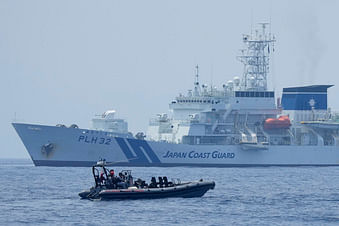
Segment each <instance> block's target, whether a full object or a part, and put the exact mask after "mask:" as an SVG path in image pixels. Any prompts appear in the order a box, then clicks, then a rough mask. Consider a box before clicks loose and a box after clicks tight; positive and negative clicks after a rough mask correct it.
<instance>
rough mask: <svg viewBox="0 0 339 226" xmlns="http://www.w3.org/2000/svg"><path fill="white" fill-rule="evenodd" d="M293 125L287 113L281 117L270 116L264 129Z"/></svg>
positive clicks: (286, 127) (285, 127)
mask: <svg viewBox="0 0 339 226" xmlns="http://www.w3.org/2000/svg"><path fill="white" fill-rule="evenodd" d="M290 126H291V121H290V119H289V118H288V116H287V115H284V116H280V117H279V118H268V119H266V120H265V123H264V129H265V130H270V129H288V128H289V127H290Z"/></svg>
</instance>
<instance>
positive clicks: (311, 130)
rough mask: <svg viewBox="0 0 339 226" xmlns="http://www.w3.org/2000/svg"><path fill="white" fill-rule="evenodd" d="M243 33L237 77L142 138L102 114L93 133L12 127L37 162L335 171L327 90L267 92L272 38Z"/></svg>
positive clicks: (111, 114) (177, 104) (178, 108)
mask: <svg viewBox="0 0 339 226" xmlns="http://www.w3.org/2000/svg"><path fill="white" fill-rule="evenodd" d="M260 26H261V27H260V30H258V31H255V32H254V34H252V33H251V35H243V38H242V40H243V43H244V49H242V50H241V54H240V56H238V57H237V58H238V60H239V61H240V62H241V63H242V64H243V67H244V72H243V75H242V77H241V78H240V77H238V76H236V77H234V78H233V79H232V80H229V81H227V82H225V84H223V85H222V87H221V88H220V89H217V88H215V87H214V86H212V85H210V86H208V85H206V84H200V80H199V77H200V74H199V67H198V66H196V72H195V75H194V83H193V89H191V90H188V92H187V94H186V95H182V94H180V95H178V96H177V97H176V98H175V99H174V100H173V101H171V103H170V104H169V112H168V113H160V114H157V116H156V117H155V118H153V119H151V120H150V122H149V127H148V130H147V133H146V135H145V134H144V133H142V132H140V133H137V134H136V135H135V136H133V135H132V134H131V133H129V132H128V126H127V122H126V121H124V120H122V119H117V118H115V111H112V110H111V111H107V112H105V113H104V114H103V115H101V116H99V117H96V118H94V119H93V120H92V129H81V128H78V127H77V126H74V125H72V126H71V127H69V128H67V127H65V126H45V125H36V124H23V123H13V126H14V127H15V129H16V131H17V132H18V134H19V136H20V137H21V140H22V141H23V143H24V145H25V147H26V149H27V150H28V152H29V154H30V156H31V158H32V160H33V162H34V164H35V165H46V166H88V165H92V164H94V163H95V162H96V161H97V160H98V159H106V161H109V162H114V163H115V164H116V165H124V166H204V167H208V166H212V167H228V166H305V165H312V166H315V165H316V166H317V165H319V166H329V165H331V166H333V165H335V166H337V165H339V147H338V146H339V114H336V113H334V112H331V110H330V108H328V106H327V89H328V88H330V87H331V86H332V85H310V86H298V87H289V88H284V89H283V93H282V98H280V97H278V98H275V92H274V90H270V89H269V87H268V84H267V83H268V82H267V81H268V74H269V65H270V63H269V56H270V54H272V52H273V51H274V43H275V41H276V39H275V37H274V36H273V35H272V34H271V33H270V32H267V30H268V29H267V28H268V24H266V23H262V24H260Z"/></svg>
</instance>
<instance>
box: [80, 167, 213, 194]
mask: <svg viewBox="0 0 339 226" xmlns="http://www.w3.org/2000/svg"><path fill="white" fill-rule="evenodd" d="M105 165H106V163H105V162H104V161H101V162H98V163H97V164H96V165H94V166H93V167H92V172H93V176H94V180H95V186H93V187H92V188H90V190H86V191H82V192H80V193H79V196H80V197H81V198H83V199H100V200H114V199H156V198H169V197H183V198H193V197H201V196H203V195H204V194H205V193H206V192H207V191H208V190H209V189H214V187H215V183H214V181H211V182H210V181H203V180H202V179H200V180H199V181H193V182H181V181H180V180H178V179H177V180H172V181H171V182H170V181H168V179H167V177H158V181H157V180H156V179H155V177H152V180H151V182H150V183H149V184H147V183H146V182H145V181H143V180H141V179H137V180H133V177H132V174H131V171H130V170H123V171H121V172H120V173H119V175H115V173H114V170H112V169H108V168H106V167H105ZM99 172H100V174H99Z"/></svg>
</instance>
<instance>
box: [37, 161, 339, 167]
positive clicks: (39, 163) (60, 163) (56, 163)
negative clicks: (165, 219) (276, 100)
mask: <svg viewBox="0 0 339 226" xmlns="http://www.w3.org/2000/svg"><path fill="white" fill-rule="evenodd" d="M33 162H34V165H35V166H55V167H70V166H71V167H74V166H75V167H89V166H93V165H94V164H95V163H96V162H91V161H54V160H33ZM112 165H113V166H128V167H150V166H151V167H182V166H186V167H187V166H188V167H215V168H227V167H274V166H278V167H300V166H339V164H201V163H196V164H195V163H148V164H145V163H136V162H118V163H115V164H112Z"/></svg>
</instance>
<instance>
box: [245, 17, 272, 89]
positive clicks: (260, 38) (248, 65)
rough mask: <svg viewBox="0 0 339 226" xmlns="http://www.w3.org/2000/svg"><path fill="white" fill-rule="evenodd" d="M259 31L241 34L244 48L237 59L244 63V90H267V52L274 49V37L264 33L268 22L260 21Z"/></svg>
mask: <svg viewBox="0 0 339 226" xmlns="http://www.w3.org/2000/svg"><path fill="white" fill-rule="evenodd" d="M260 25H261V32H260V33H259V31H258V30H256V31H255V35H252V34H251V35H243V42H244V44H245V47H246V49H244V50H241V56H239V57H238V59H239V60H240V61H241V62H242V63H243V64H244V74H243V79H242V87H243V89H244V90H262V91H263V90H267V74H268V72H269V54H270V52H271V49H272V50H274V42H275V37H274V36H273V37H271V33H269V34H268V35H267V34H266V26H267V25H269V24H268V23H260Z"/></svg>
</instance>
